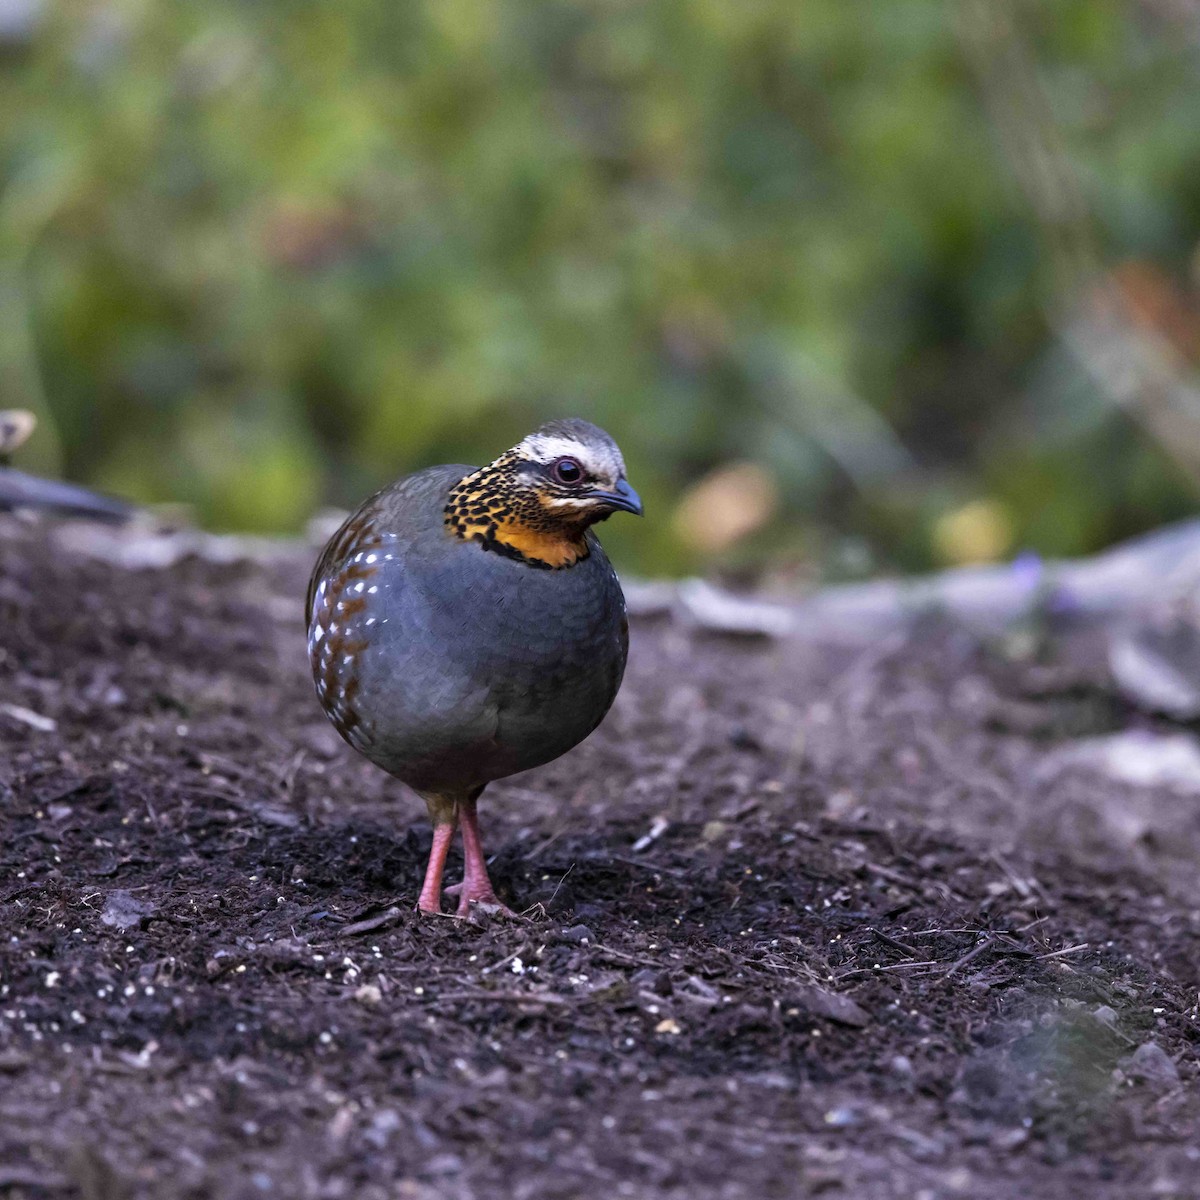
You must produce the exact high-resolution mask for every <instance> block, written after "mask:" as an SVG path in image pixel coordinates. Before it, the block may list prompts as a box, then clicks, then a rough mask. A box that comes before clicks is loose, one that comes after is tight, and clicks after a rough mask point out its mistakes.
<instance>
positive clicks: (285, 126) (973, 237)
mask: <svg viewBox="0 0 1200 1200" xmlns="http://www.w3.org/2000/svg"><path fill="white" fill-rule="evenodd" d="M965 2H966V0H962V2H961V3H960V0H951V2H950V3H948V4H943V3H940V2H938V0H906V2H904V3H894V2H893V3H865V4H848V3H846V2H845V0H743V2H742V3H736V4H735V3H730V2H729V0H658V2H656V3H634V2H632V0H590V2H582V0H402V2H397V0H340V2H339V3H336V4H334V3H328V2H323V3H318V2H316V0H261V2H258V3H250V2H249V0H190V2H189V3H187V4H160V3H156V2H155V0H91V2H82V0H63V2H62V3H54V4H51V3H49V0H45V2H39V0H0V405H2V406H6V407H16V406H23V407H31V408H34V409H35V410H37V411H39V413H41V414H42V415H43V436H42V438H41V441H40V442H39V443H38V444H37V445H34V446H31V448H30V451H29V453H28V454H27V455H26V457H25V458H24V459H23V462H24V463H26V464H27V465H33V466H37V465H39V459H38V454H39V452H40V454H41V456H42V458H41V460H40V464H41V465H43V466H47V467H51V468H53V467H55V466H61V468H62V470H64V471H65V472H66V473H67V474H69V475H71V476H73V477H76V478H80V479H84V480H88V481H91V482H92V483H95V484H98V485H100V486H103V487H106V488H109V489H112V490H114V491H117V492H121V493H125V494H128V495H130V496H133V497H136V498H139V499H144V500H152V501H165V500H183V501H186V502H189V503H192V504H194V505H196V506H197V508H198V510H199V513H200V514H201V516H202V518H203V519H204V520H205V521H206V522H208V523H210V524H213V525H215V526H218V527H240V528H250V529H272V530H274V529H279V530H289V529H295V528H297V527H299V526H300V525H301V524H302V523H303V521H304V520H305V518H306V517H307V516H308V515H309V514H310V513H311V512H312V511H313V509H314V508H315V507H316V506H318V505H319V504H321V503H334V504H341V505H349V504H351V503H352V502H354V501H355V500H356V499H358V498H359V497H361V496H362V495H364V494H365V493H366V492H368V491H369V490H371V489H372V488H373V487H375V486H377V485H379V484H380V483H381V482H383V481H385V480H386V479H388V478H391V477H393V476H395V475H397V474H399V473H401V472H403V471H406V470H410V469H413V468H415V467H418V466H421V465H425V464H428V463H432V462H442V461H447V460H450V461H454V460H459V461H467V462H477V461H483V460H485V459H487V458H489V457H491V456H493V455H494V454H495V453H497V452H498V451H499V450H501V449H502V448H504V447H505V446H507V445H509V444H511V443H512V442H514V441H515V440H516V439H517V438H519V437H520V436H521V434H523V433H524V432H525V431H526V430H527V429H528V428H530V427H531V426H532V425H533V424H536V423H537V422H538V421H539V420H541V419H544V418H545V417H548V416H552V415H565V414H578V415H584V416H588V417H591V418H592V419H594V420H596V421H598V422H599V423H601V424H603V425H604V426H605V427H606V428H608V429H609V430H610V432H612V433H613V434H614V435H615V436H616V437H617V438H618V440H619V441H620V442H621V444H622V446H623V448H624V450H625V451H626V457H627V459H628V460H629V465H630V475H631V478H632V479H633V481H634V482H635V484H636V485H637V486H638V488H639V489H640V490H641V491H642V493H643V495H644V496H645V498H646V500H647V508H648V511H649V512H650V514H651V515H650V517H649V518H648V519H647V520H646V521H645V522H641V523H638V522H633V521H614V522H612V524H611V525H610V526H609V527H608V528H607V529H606V539H608V540H610V541H611V542H612V544H613V545H614V547H615V549H616V552H617V555H618V557H619V560H620V561H622V562H623V563H624V564H625V565H627V566H630V567H635V568H637V569H640V570H642V571H645V572H650V573H664V572H670V571H678V570H684V569H692V568H695V567H697V566H703V565H705V563H704V561H703V560H704V553H703V551H702V550H699V549H697V548H696V547H695V546H691V545H689V543H688V541H687V539H686V537H681V536H680V531H679V528H678V525H677V523H673V522H672V521H670V520H669V519H667V517H668V514H669V513H670V512H671V511H672V510H673V508H674V506H675V504H676V503H677V501H678V500H679V498H680V496H681V495H683V494H684V492H685V491H686V490H687V489H688V488H689V487H690V486H691V485H693V484H695V483H696V482H697V481H698V480H700V479H701V478H702V477H703V476H704V475H705V474H706V472H708V471H710V470H711V469H713V468H714V467H718V466H720V465H721V464H723V463H726V462H730V461H735V460H751V461H754V462H758V463H760V464H762V465H763V466H764V467H765V468H766V469H767V470H768V471H769V472H770V473H771V474H772V475H773V476H774V478H775V480H776V482H777V485H778V489H779V497H780V505H781V507H780V509H779V511H778V513H777V514H776V516H775V517H774V519H773V520H771V521H770V523H769V524H768V525H767V526H766V527H765V528H764V529H762V530H760V531H759V532H758V533H757V534H755V535H752V536H751V537H750V538H749V540H748V541H745V542H742V543H739V544H738V546H737V547H735V548H734V550H733V551H732V552H729V553H727V554H726V556H725V557H729V555H730V554H732V557H733V559H735V560H739V559H741V560H744V559H753V558H755V557H756V556H760V555H768V556H775V557H776V559H783V560H787V559H803V558H810V559H816V560H818V561H821V562H822V563H825V564H833V569H834V570H837V569H846V570H849V569H859V568H863V567H866V566H869V565H871V564H873V563H878V562H880V561H882V562H891V563H898V564H900V565H902V566H907V567H920V566H924V565H927V564H928V563H929V562H931V561H932V560H934V559H935V558H936V557H937V556H938V554H939V551H938V543H937V537H936V529H937V524H938V521H939V520H940V519H942V518H943V517H945V515H946V514H947V513H950V512H953V511H955V510H956V509H958V508H959V507H961V506H963V505H964V504H966V503H967V502H969V501H972V500H977V499H979V498H980V497H983V498H985V499H986V500H987V501H988V503H990V504H993V505H994V506H995V507H996V510H997V511H998V512H1000V513H1001V514H1002V516H1003V520H1004V521H1006V522H1008V523H1009V525H1011V532H1012V539H1011V540H1012V541H1013V543H1014V545H1021V544H1025V545H1030V546H1032V547H1033V548H1035V549H1039V550H1043V551H1046V552H1052V553H1060V552H1080V551H1085V550H1088V549H1091V548H1093V547H1095V546H1097V545H1099V544H1101V543H1103V542H1105V541H1107V540H1109V539H1111V538H1113V537H1115V536H1118V535H1121V534H1124V533H1128V532H1132V531H1133V530H1135V529H1137V528H1142V527H1146V526H1149V525H1151V524H1154V523H1156V522H1158V521H1160V520H1163V519H1166V518H1170V517H1173V516H1177V515H1180V514H1182V513H1184V512H1187V511H1188V510H1189V509H1190V508H1191V506H1192V504H1193V498H1194V491H1193V487H1192V483H1191V481H1190V480H1189V479H1188V478H1186V477H1185V476H1184V475H1182V474H1181V473H1179V472H1178V471H1177V470H1176V469H1175V468H1173V467H1172V466H1171V465H1170V460H1169V459H1168V458H1167V457H1166V455H1165V454H1164V452H1163V450H1162V448H1161V447H1160V446H1159V445H1158V444H1157V443H1156V442H1155V441H1154V440H1153V439H1152V438H1151V437H1150V436H1148V435H1147V434H1145V433H1144V432H1142V429H1141V427H1140V426H1139V425H1138V424H1136V423H1135V422H1133V421H1131V419H1130V417H1129V415H1128V414H1127V413H1125V412H1123V411H1122V410H1121V409H1120V408H1119V407H1118V406H1114V405H1113V404H1112V403H1111V402H1110V401H1109V400H1108V399H1107V398H1106V397H1105V396H1104V395H1103V394H1102V391H1101V390H1099V389H1098V388H1097V385H1096V383H1095V381H1094V380H1093V379H1091V378H1090V377H1089V375H1088V373H1087V372H1086V371H1085V370H1083V369H1082V368H1081V367H1080V365H1079V364H1078V363H1077V362H1075V361H1074V360H1073V358H1072V356H1071V354H1070V353H1069V352H1067V351H1066V350H1065V349H1064V348H1063V346H1062V345H1061V344H1060V342H1059V340H1058V339H1056V336H1055V333H1054V330H1053V328H1052V323H1051V322H1050V321H1049V320H1048V318H1047V312H1048V306H1049V305H1051V304H1052V302H1053V298H1054V292H1055V287H1056V284H1055V279H1054V276H1053V263H1052V258H1053V256H1052V254H1051V253H1050V248H1051V245H1050V244H1051V241H1052V235H1053V230H1050V231H1048V230H1047V228H1046V220H1045V216H1044V214H1042V215H1039V214H1038V213H1036V212H1035V210H1034V208H1033V207H1032V206H1031V204H1030V203H1029V200H1028V197H1027V196H1026V195H1025V194H1023V192H1022V189H1021V187H1020V185H1019V181H1018V179H1017V178H1016V176H1015V174H1014V171H1013V169H1012V165H1011V163H1010V161H1009V155H1008V154H1007V152H1006V146H1005V138H1004V136H1003V130H1002V129H999V130H998V128H997V125H996V119H995V114H994V113H992V112H989V109H988V106H987V104H986V103H985V100H984V97H983V95H982V93H981V88H980V86H979V80H978V78H977V74H978V70H977V68H976V67H973V66H972V62H971V58H970V55H969V54H968V53H966V52H965V50H964V36H963V29H962V24H961V17H960V13H959V10H960V9H961V8H962V5H963V3H965ZM1013 11H1014V13H1015V14H1016V16H1017V17H1018V18H1019V22H1020V25H1019V33H1020V36H1021V38H1022V39H1024V44H1025V45H1026V46H1027V47H1028V48H1029V50H1030V52H1031V54H1032V57H1033V58H1034V60H1035V63H1036V69H1037V73H1038V79H1039V80H1040V85H1041V87H1042V88H1043V89H1044V95H1045V98H1046V102H1047V104H1048V105H1049V109H1050V111H1051V112H1052V114H1053V120H1054V123H1055V126H1056V129H1057V133H1058V136H1059V137H1060V138H1061V143H1062V149H1063V153H1064V154H1065V155H1066V156H1067V157H1068V158H1069V162H1070V166H1071V169H1072V171H1074V172H1075V174H1076V176H1077V178H1078V179H1079V180H1080V181H1081V185H1080V186H1081V188H1082V190H1083V192H1084V195H1085V199H1086V203H1087V205H1088V207H1089V212H1090V217H1089V221H1090V230H1089V236H1091V237H1092V238H1093V239H1094V241H1095V244H1096V245H1097V246H1098V248H1099V251H1100V253H1101V255H1102V259H1103V261H1105V262H1111V263H1119V262H1122V261H1125V260H1127V259H1136V260H1143V261H1146V262H1150V263H1153V264H1155V265H1156V267H1157V268H1158V269H1160V270H1161V271H1163V272H1164V273H1165V275H1166V276H1167V277H1168V278H1170V279H1172V280H1173V281H1175V283H1176V284H1177V285H1178V286H1179V287H1180V288H1182V289H1187V288H1188V287H1190V286H1192V283H1193V282H1194V281H1189V279H1188V273H1189V271H1190V270H1192V269H1193V268H1194V267H1195V254H1196V245H1197V238H1198V236H1200V174H1197V171H1196V164H1197V162H1198V161H1200V111H1198V104H1197V97H1198V96H1200V91H1198V89H1197V81H1198V75H1200V32H1198V31H1197V28H1196V27H1195V18H1194V17H1189V16H1188V15H1187V14H1188V13H1189V12H1190V8H1189V6H1187V5H1183V6H1172V5H1170V4H1168V3H1165V2H1158V3H1151V2H1146V3H1135V2H1129V3H1116V2H1114V0H1044V2H1041V3H1037V4H1034V3H1032V2H1030V3H1025V4H1022V3H1014V5H1013ZM39 448H40V450H39ZM56 454H61V458H60V460H59V461H58V462H55V461H54V456H55V455H56ZM1001 540H1002V541H1003V539H1001ZM949 553H950V556H951V557H953V556H954V552H953V551H951V552H949ZM943 557H945V555H944V554H943Z"/></svg>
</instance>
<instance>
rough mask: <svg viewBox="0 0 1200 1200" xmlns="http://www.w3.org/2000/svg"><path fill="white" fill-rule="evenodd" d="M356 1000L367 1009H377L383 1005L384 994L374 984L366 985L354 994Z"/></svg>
mask: <svg viewBox="0 0 1200 1200" xmlns="http://www.w3.org/2000/svg"><path fill="white" fill-rule="evenodd" d="M354 999H355V1000H357V1001H358V1003H359V1004H364V1005H366V1006H367V1008H377V1007H378V1006H379V1005H380V1004H382V1003H383V992H382V991H380V989H379V988H378V987H376V986H375V984H373V983H364V984H363V985H362V987H360V988H358V990H357V991H355V993H354Z"/></svg>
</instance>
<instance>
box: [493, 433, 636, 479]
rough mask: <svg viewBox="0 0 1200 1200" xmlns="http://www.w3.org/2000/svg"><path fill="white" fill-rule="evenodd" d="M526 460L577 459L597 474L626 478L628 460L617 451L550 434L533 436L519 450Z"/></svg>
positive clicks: (521, 444) (522, 443)
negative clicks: (626, 461) (626, 462)
mask: <svg viewBox="0 0 1200 1200" xmlns="http://www.w3.org/2000/svg"><path fill="white" fill-rule="evenodd" d="M516 450H517V453H518V454H519V455H520V456H521V457H522V458H531V459H533V460H534V462H542V463H548V462H553V461H554V460H555V459H556V458H567V457H570V458H577V459H579V461H580V462H581V463H582V464H583V465H584V466H585V467H586V468H588V470H589V471H591V472H592V473H593V474H602V475H607V474H613V475H618V476H619V475H624V474H625V460H624V459H623V458H622V457H621V453H620V451H619V450H616V449H611V450H610V449H608V448H607V447H604V448H601V447H597V446H585V445H583V444H582V443H581V442H577V441H576V440H575V439H574V438H565V437H555V436H553V435H552V434H546V433H531V434H530V435H529V436H528V437H527V438H526V439H525V440H524V441H523V442H521V443H520V445H518V446H517V448H516Z"/></svg>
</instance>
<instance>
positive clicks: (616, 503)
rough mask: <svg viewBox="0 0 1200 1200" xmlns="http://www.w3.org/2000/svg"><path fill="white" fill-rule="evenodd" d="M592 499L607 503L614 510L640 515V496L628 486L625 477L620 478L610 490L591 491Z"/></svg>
mask: <svg viewBox="0 0 1200 1200" xmlns="http://www.w3.org/2000/svg"><path fill="white" fill-rule="evenodd" d="M592 499H593V500H596V501H599V502H600V503H602V504H607V505H608V507H609V508H611V509H612V510H613V511H614V512H627V513H633V515H634V516H635V517H640V516H641V515H642V498H641V496H639V495H638V494H637V492H635V491H634V490H633V488H631V487H630V486H629V481H628V480H627V479H621V480H619V481H618V482H617V486H616V487H615V488H614V489H613V490H612V491H611V492H593V493H592Z"/></svg>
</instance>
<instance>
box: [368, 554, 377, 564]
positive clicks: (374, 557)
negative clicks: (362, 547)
mask: <svg viewBox="0 0 1200 1200" xmlns="http://www.w3.org/2000/svg"><path fill="white" fill-rule="evenodd" d="M378 557H379V555H378V554H368V555H367V562H369V563H373V562H374V561H375V560H376V559H377V558H378Z"/></svg>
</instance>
